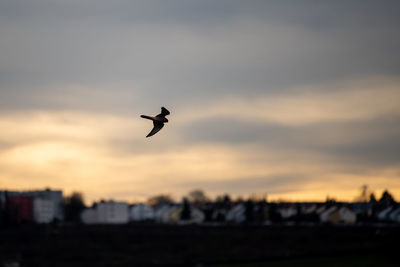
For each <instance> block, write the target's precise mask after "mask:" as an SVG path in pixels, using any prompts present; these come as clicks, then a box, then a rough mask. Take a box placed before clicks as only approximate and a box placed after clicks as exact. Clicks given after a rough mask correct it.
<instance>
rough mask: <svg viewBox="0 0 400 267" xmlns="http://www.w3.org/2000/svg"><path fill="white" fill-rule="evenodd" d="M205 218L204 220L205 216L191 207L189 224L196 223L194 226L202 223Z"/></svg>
mask: <svg viewBox="0 0 400 267" xmlns="http://www.w3.org/2000/svg"><path fill="white" fill-rule="evenodd" d="M205 218H206V215H205V214H204V212H202V211H201V210H200V209H198V208H194V207H192V211H191V218H190V222H191V223H196V224H200V223H203V222H204V220H205Z"/></svg>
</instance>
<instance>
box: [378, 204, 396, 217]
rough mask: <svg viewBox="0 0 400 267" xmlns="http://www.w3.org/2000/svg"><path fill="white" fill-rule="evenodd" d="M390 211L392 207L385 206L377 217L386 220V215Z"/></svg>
mask: <svg viewBox="0 0 400 267" xmlns="http://www.w3.org/2000/svg"><path fill="white" fill-rule="evenodd" d="M392 211H393V207H387V208H386V209H384V210H382V211H381V212H379V213H378V215H377V217H378V219H379V220H386V219H388V216H389V214H390V213H391V212H392Z"/></svg>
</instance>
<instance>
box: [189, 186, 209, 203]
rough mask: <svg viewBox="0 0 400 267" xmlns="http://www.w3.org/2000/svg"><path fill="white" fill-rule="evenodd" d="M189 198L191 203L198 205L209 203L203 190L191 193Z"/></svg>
mask: <svg viewBox="0 0 400 267" xmlns="http://www.w3.org/2000/svg"><path fill="white" fill-rule="evenodd" d="M187 198H188V200H189V202H191V203H197V204H200V203H205V202H207V201H209V199H208V197H207V196H206V194H205V193H204V192H203V190H200V189H196V190H193V191H191V192H189V194H188V196H187Z"/></svg>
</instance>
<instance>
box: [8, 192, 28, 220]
mask: <svg viewBox="0 0 400 267" xmlns="http://www.w3.org/2000/svg"><path fill="white" fill-rule="evenodd" d="M6 201H7V202H6V203H7V204H6V210H7V217H8V222H9V223H12V224H20V223H22V222H32V221H33V198H32V197H28V196H7V198H6Z"/></svg>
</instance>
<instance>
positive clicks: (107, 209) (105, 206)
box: [96, 201, 129, 224]
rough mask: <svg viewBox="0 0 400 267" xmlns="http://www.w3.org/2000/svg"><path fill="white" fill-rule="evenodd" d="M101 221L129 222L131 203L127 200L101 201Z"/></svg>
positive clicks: (98, 205)
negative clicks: (126, 201)
mask: <svg viewBox="0 0 400 267" xmlns="http://www.w3.org/2000/svg"><path fill="white" fill-rule="evenodd" d="M96 210H97V218H98V221H99V223H105V224H108V223H109V224H122V223H128V222H129V205H128V203H125V202H114V201H107V202H100V203H98V204H97V207H96Z"/></svg>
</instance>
